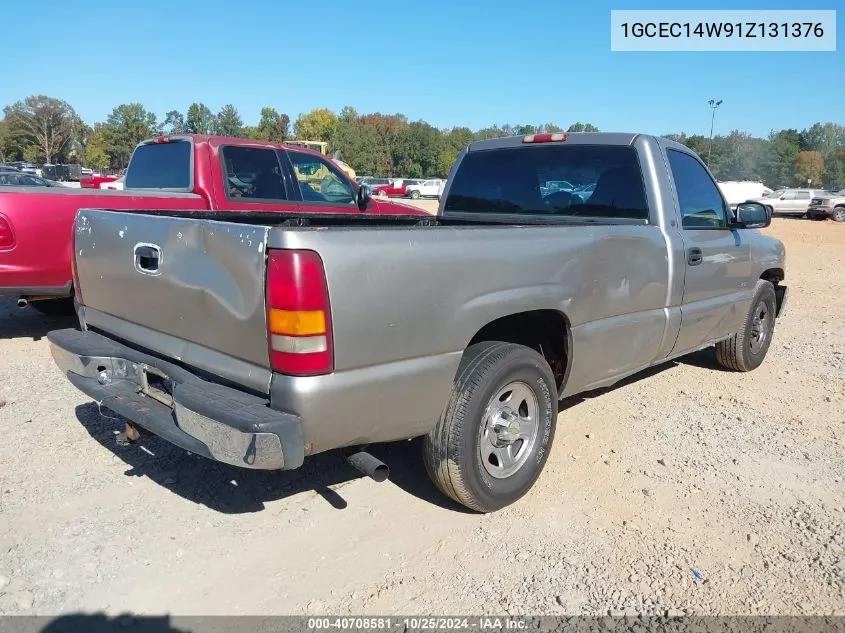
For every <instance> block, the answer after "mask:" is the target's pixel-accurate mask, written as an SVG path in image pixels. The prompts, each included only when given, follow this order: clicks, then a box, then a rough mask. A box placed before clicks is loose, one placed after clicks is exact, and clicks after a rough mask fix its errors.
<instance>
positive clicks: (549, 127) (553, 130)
mask: <svg viewBox="0 0 845 633" xmlns="http://www.w3.org/2000/svg"><path fill="white" fill-rule="evenodd" d="M540 127H541V128H542V130H543V132H547V133H549V134H560V133H561V132H566V130H564V129H563V128H562V127H560V126H558V125H555V124H554V123H545V124H544V125H541V126H540Z"/></svg>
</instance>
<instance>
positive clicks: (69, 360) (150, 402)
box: [47, 329, 304, 470]
mask: <svg viewBox="0 0 845 633" xmlns="http://www.w3.org/2000/svg"><path fill="white" fill-rule="evenodd" d="M47 339H48V341H49V342H50V352H51V353H52V355H53V359H54V360H55V362H56V364H57V365H58V366H59V368H60V369H61V370H62V371H63V372H64V373H65V375H66V376H67V378H68V380H70V382H71V383H72V384H73V385H74V386H75V387H76V388H77V389H79V390H80V391H82V392H83V393H85V394H86V395H88V396H90V397H91V398H93V399H94V400H96V401H97V402H99V403H100V404H101V405H103V406H105V407H107V408H109V409H111V410H112V411H114V412H115V413H118V414H120V415H122V416H124V417H125V418H127V419H128V420H130V421H131V422H132V423H133V424H136V425H137V426H140V427H141V428H143V429H146V430H147V431H150V432H151V433H154V434H155V435H158V436H159V437H161V438H162V439H164V440H167V441H168V442H170V443H171V444H175V445H176V446H180V447H182V448H184V449H186V450H188V451H191V452H192V453H196V454H198V455H202V456H203V457H207V458H208V459H213V460H216V461H219V462H223V463H226V464H231V465H233V466H240V467H242V468H253V469H260V470H279V469H284V470H290V469H293V468H297V467H299V466H301V465H302V462H303V459H304V442H303V439H302V425H301V423H300V420H299V418H298V417H297V416H295V415H292V414H290V413H284V412H281V411H276V410H274V409H271V408H270V407H269V401H268V400H266V399H264V398H260V397H258V396H254V395H252V394H249V393H246V392H244V391H240V390H238V389H233V388H231V387H227V386H224V385H220V384H217V383H214V382H211V381H208V380H205V379H203V378H200V377H199V376H197V375H195V374H193V373H191V372H190V371H188V370H186V369H185V368H183V367H181V366H179V365H175V364H173V363H169V362H167V361H163V360H161V359H160V358H158V357H155V356H151V355H149V354H145V353H143V352H141V351H139V350H136V349H134V348H132V347H129V346H127V345H123V344H122V343H119V342H117V341H114V340H112V339H110V338H107V337H105V336H102V335H101V334H98V333H96V332H91V331H85V332H83V331H79V330H74V329H66V330H54V331H52V332H50V333H49V334H48V335H47ZM162 376H163V377H164V381H163V382H162V380H161V379H162ZM156 384H157V385H158V386H159V387H160V388H159V387H156V386H155V385H156ZM151 385H153V386H152V387H151Z"/></svg>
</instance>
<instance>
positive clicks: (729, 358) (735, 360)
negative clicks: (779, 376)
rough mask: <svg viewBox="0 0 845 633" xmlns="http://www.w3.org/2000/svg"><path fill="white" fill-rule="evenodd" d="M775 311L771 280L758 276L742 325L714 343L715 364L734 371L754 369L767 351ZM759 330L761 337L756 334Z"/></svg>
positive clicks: (775, 304) (773, 325) (775, 300)
mask: <svg viewBox="0 0 845 633" xmlns="http://www.w3.org/2000/svg"><path fill="white" fill-rule="evenodd" d="M776 312H777V298H776V297H775V288H774V286H773V285H772V283H771V282H769V281H765V280H763V279H760V280H759V281H758V282H757V286H756V287H755V289H754V297H753V298H752V299H751V305H750V306H749V308H748V313H747V314H746V315H745V320H744V321H743V322H742V328H741V329H740V330H739V332H737V333H736V334H734V335H733V336H732V337H731V338H729V339H725V340H724V341H719V342H718V343H716V360H717V361H718V362H719V364H720V365H721V366H722V367H725V368H727V369H733V370H734V371H751V370H752V369H757V368H758V367H759V366H760V364H761V363H762V362H763V359H764V358H766V352H768V351H769V345H770V344H771V342H772V334H773V333H774V329H775V313H776ZM761 314H764V315H765V317H764V318H763V319H761V318H760V317H761ZM761 321H762V322H761ZM760 332H762V338H761V337H760V336H759V335H758V334H759V333H760ZM755 343H756V345H755Z"/></svg>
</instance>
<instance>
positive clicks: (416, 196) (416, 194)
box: [411, 189, 420, 200]
mask: <svg viewBox="0 0 845 633" xmlns="http://www.w3.org/2000/svg"><path fill="white" fill-rule="evenodd" d="M419 197H420V192H419V191H417V190H416V189H414V190H413V191H412V192H411V198H412V199H413V200H419Z"/></svg>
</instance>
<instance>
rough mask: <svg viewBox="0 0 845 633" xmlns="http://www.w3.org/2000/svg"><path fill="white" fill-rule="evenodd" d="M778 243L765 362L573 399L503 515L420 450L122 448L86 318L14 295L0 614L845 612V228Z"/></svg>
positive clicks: (681, 373) (5, 311) (1, 355)
mask: <svg viewBox="0 0 845 633" xmlns="http://www.w3.org/2000/svg"><path fill="white" fill-rule="evenodd" d="M435 206H436V205H435ZM766 231H767V232H768V233H770V234H772V235H776V236H778V237H779V238H781V239H783V240H784V241H785V243H786V248H787V258H788V269H787V282H788V283H789V286H790V297H789V304H788V308H787V312H786V314H785V316H784V317H783V319H782V320H781V321H779V322H778V324H777V328H776V330H775V339H774V342H773V344H772V346H771V349H770V350H769V356H768V358H767V360H766V362H765V363H764V364H763V366H762V367H761V368H759V369H758V370H757V371H755V372H752V373H749V374H736V373H729V372H725V371H721V370H719V369H718V368H717V367H716V365H715V362H714V357H713V353H712V351H705V352H700V353H697V354H694V355H692V356H689V357H686V358H683V359H680V360H679V361H678V362H673V363H670V364H668V365H666V366H664V367H661V368H659V369H656V370H652V371H649V372H646V373H644V374H641V375H638V376H636V377H635V378H634V379H631V380H627V381H625V382H624V383H623V384H621V385H619V386H617V387H616V388H613V389H610V390H606V391H604V392H602V393H591V394H589V395H588V396H586V397H583V398H573V399H570V400H567V401H566V402H565V403H564V408H563V410H562V412H561V414H560V418H559V421H558V430H557V435H556V437H555V440H554V445H553V447H552V452H551V456H550V458H549V461H548V465H547V466H546V469H545V471H544V472H543V474H542V476H541V478H540V480H539V481H538V483H537V485H536V486H535V488H534V489H533V490H532V491H531V492H530V493H529V494H528V495H527V496H526V497H524V498H523V499H522V500H521V501H519V502H518V503H517V504H515V505H513V506H511V507H509V508H507V509H505V510H503V511H501V512H499V513H495V514H491V515H486V516H480V515H476V514H471V513H467V512H464V511H463V510H462V509H461V508H459V507H456V506H455V505H454V504H452V503H450V502H449V501H447V500H446V499H445V498H444V497H443V496H441V495H440V494H439V493H438V492H437V491H436V490H435V489H434V487H433V486H432V485H431V484H430V483H429V481H428V479H427V477H426V475H425V472H424V469H423V466H422V463H421V459H420V456H419V455H420V453H419V448H420V447H419V446H418V442H404V443H398V444H392V445H387V446H383V447H380V448H378V449H377V451H375V452H376V453H377V454H378V455H379V456H380V457H381V458H382V459H383V460H384V461H385V462H387V463H388V464H389V466H390V467H391V480H389V481H388V482H385V483H381V484H379V483H375V482H373V481H371V480H369V479H362V478H360V476H359V475H357V473H356V472H355V471H353V470H351V469H350V468H349V467H348V466H347V465H346V464H345V463H344V462H343V461H342V460H341V459H340V457H339V456H338V455H336V454H333V453H332V454H325V455H321V456H317V457H314V458H311V459H309V460H307V461H306V465H305V466H304V467H303V468H302V469H301V470H299V471H294V472H289V473H262V472H251V471H244V470H240V469H237V468H233V467H227V466H223V465H220V464H216V463H213V462H210V461H207V460H204V459H202V458H199V457H191V456H188V455H187V454H186V453H185V451H183V450H180V449H176V448H174V447H172V446H170V445H168V444H166V443H164V442H162V441H159V440H157V439H156V438H150V439H147V440H145V441H144V442H143V446H142V447H141V448H138V447H132V448H127V449H122V448H119V447H118V446H116V444H115V442H114V435H115V434H116V433H117V432H118V430H119V429H120V428H121V423H120V421H119V420H118V419H116V417H115V416H114V414H112V413H110V412H108V411H105V410H103V411H100V410H98V407H97V405H96V404H94V403H92V402H91V401H90V400H89V399H88V398H86V397H85V396H84V395H83V394H81V393H80V392H78V391H76V390H75V389H74V388H73V387H72V386H71V385H70V384H69V383H68V381H67V380H65V379H64V378H63V377H62V375H61V374H60V373H59V371H58V370H57V368H56V367H55V366H54V364H53V362H52V359H51V357H50V354H49V352H48V347H47V343H46V340H45V339H44V338H43V336H44V335H45V334H46V332H48V331H49V330H51V329H54V328H57V327H63V326H68V325H72V322H68V321H61V320H56V319H49V318H46V317H42V316H40V315H39V314H37V313H36V312H34V311H33V310H32V309H31V308H27V309H24V310H19V309H18V308H17V307H16V306H15V304H14V302H13V301H11V300H3V301H2V303H0V401H5V404H4V405H3V406H2V408H0V434H2V440H1V441H0V613H6V614H9V613H39V614H59V613H67V612H78V611H84V612H89V613H90V612H106V613H108V614H118V613H122V612H125V611H134V612H136V613H145V614H165V613H169V614H268V615H269V614H308V613H329V614H392V613H403V614H432V613H451V614H455V613H472V614H497V615H505V614H525V613H530V614H550V615H554V614H564V613H566V614H606V613H608V612H610V613H613V614H615V613H623V612H628V613H643V614H654V613H661V614H662V613H665V612H666V611H667V610H673V611H675V610H677V611H678V612H680V611H683V612H686V613H696V614H834V613H838V614H845V552H843V549H845V530H843V525H844V524H845V485H844V484H843V479H845V381H843V372H845V326H843V324H844V323H845V318H844V317H845V225H837V224H834V223H833V222H810V221H805V220H776V221H775V222H774V224H773V226H772V227H770V228H769V229H767V230H766ZM374 414H375V415H377V414H378V413H377V411H375V412H374Z"/></svg>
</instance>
